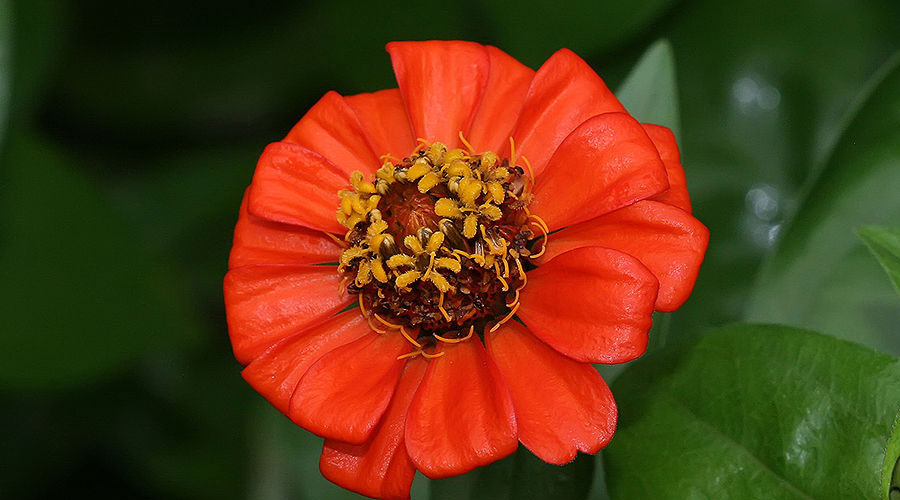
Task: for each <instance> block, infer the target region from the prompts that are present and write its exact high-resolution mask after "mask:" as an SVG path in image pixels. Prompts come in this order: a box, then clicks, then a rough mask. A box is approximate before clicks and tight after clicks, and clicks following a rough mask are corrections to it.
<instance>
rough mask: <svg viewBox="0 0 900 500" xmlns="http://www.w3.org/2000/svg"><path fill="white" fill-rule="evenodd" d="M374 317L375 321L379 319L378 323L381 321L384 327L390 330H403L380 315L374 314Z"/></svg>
mask: <svg viewBox="0 0 900 500" xmlns="http://www.w3.org/2000/svg"><path fill="white" fill-rule="evenodd" d="M372 316H374V317H375V319H377V320H378V321H381V322H382V323H384V326H387V327H389V328H393V329H395V330H398V329H400V328H401V325H395V324H393V323H391V322H390V321H388V320H386V319H384V318H382V317H381V316H379V315H378V313H374V314H372Z"/></svg>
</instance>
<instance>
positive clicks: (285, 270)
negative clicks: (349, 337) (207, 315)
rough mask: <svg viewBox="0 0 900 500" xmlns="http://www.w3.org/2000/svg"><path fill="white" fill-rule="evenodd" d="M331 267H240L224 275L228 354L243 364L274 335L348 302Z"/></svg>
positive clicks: (324, 315)
mask: <svg viewBox="0 0 900 500" xmlns="http://www.w3.org/2000/svg"><path fill="white" fill-rule="evenodd" d="M334 269H335V268H334V267H332V266H244V267H238V268H236V269H232V270H230V271H228V274H227V275H225V286H224V291H225V312H226V313H227V316H228V332H229V335H230V336H231V346H232V348H233V349H234V356H235V357H236V358H237V360H238V361H239V362H240V363H241V364H244V365H246V364H247V363H249V362H251V361H252V360H253V359H254V358H256V357H257V356H259V355H260V354H262V353H263V351H265V350H266V349H268V348H269V347H270V346H272V345H274V344H275V343H276V342H278V341H279V340H281V339H283V338H285V337H287V336H289V335H292V334H295V333H299V332H300V331H301V330H303V329H304V328H306V327H308V326H312V325H314V324H316V323H318V322H320V321H323V320H324V319H325V318H328V317H329V316H331V315H332V314H334V313H336V312H337V311H340V310H341V309H342V308H344V307H345V306H347V305H348V304H350V303H351V302H352V301H353V300H355V299H354V298H351V297H350V296H348V295H340V294H339V293H338V292H337V290H338V287H339V285H340V282H341V277H340V276H339V275H338V274H337V273H336V272H334Z"/></svg>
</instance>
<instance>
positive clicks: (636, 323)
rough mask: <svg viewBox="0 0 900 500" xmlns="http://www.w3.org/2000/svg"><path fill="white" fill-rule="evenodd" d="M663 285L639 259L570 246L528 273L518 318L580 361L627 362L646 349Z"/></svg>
mask: <svg viewBox="0 0 900 500" xmlns="http://www.w3.org/2000/svg"><path fill="white" fill-rule="evenodd" d="M658 288H659V284H658V282H657V281H656V278H655V277H654V276H653V273H651V272H650V270H648V269H647V268H646V267H645V266H644V265H643V264H641V262H640V261H639V260H637V259H636V258H634V257H632V256H630V255H627V254H624V253H622V252H619V251H617V250H611V249H608V248H600V247H587V248H578V249H575V250H571V251H569V252H566V253H564V254H562V255H559V256H557V257H556V258H555V259H553V260H551V261H550V262H547V263H546V264H544V265H542V266H540V267H538V268H537V269H535V270H534V271H531V272H529V273H528V286H526V287H525V288H524V289H523V290H522V294H521V297H520V304H521V305H520V307H519V310H518V312H517V314H518V316H519V318H521V319H522V321H524V322H525V325H526V326H528V329H529V330H531V332H532V333H534V334H535V335H537V336H538V337H539V338H540V339H541V340H543V341H544V342H546V343H547V344H549V345H550V347H553V348H554V349H556V350H557V351H559V352H561V353H562V354H565V355H566V356H568V357H570V358H572V359H576V360H578V361H585V362H590V363H624V362H626V361H631V360H632V359H634V358H636V357H638V356H640V355H641V354H643V353H644V351H645V350H646V349H647V332H648V331H649V330H650V325H651V319H650V316H651V315H652V314H653V306H654V304H655V303H656V293H657V290H658Z"/></svg>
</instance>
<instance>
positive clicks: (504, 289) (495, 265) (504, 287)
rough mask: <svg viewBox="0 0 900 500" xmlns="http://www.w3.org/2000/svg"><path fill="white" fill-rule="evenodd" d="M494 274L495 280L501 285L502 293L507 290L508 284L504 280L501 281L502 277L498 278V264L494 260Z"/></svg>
mask: <svg viewBox="0 0 900 500" xmlns="http://www.w3.org/2000/svg"><path fill="white" fill-rule="evenodd" d="M494 273H496V275H497V280H499V281H500V284H501V285H503V291H504V292H505V291H507V290H509V283H507V282H506V280H505V279H503V276H500V264H498V263H497V261H496V260H495V261H494Z"/></svg>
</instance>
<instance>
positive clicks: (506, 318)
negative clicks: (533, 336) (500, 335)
mask: <svg viewBox="0 0 900 500" xmlns="http://www.w3.org/2000/svg"><path fill="white" fill-rule="evenodd" d="M520 305H522V303H521V302H516V305H515V306H513V308H512V309H511V310H510V311H509V314H507V315H506V316H504V317H503V319H501V320H500V321H498V322H497V324H495V325H494V326H492V327H491V329H490V331H491V332H494V331H496V330H497V328H500V326H501V325H503V323H506V322H507V321H509V320H510V319H512V317H513V315H515V314H516V311H518V310H519V306H520Z"/></svg>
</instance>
